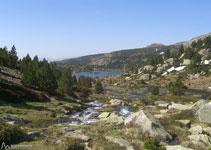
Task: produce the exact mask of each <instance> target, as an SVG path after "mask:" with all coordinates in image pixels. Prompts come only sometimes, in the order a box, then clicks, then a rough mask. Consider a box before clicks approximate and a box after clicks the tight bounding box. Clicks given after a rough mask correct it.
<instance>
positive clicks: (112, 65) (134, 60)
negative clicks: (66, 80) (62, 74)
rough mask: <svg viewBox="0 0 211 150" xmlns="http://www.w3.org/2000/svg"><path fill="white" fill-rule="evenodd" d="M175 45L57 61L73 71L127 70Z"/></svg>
mask: <svg viewBox="0 0 211 150" xmlns="http://www.w3.org/2000/svg"><path fill="white" fill-rule="evenodd" d="M177 48H178V46H177V45H170V46H165V45H160V44H159V45H157V44H156V45H153V46H149V47H145V48H137V49H127V50H120V51H115V52H111V53H104V54H96V55H88V56H82V57H78V58H73V59H65V60H63V61H57V64H58V66H60V67H67V66H69V67H72V68H73V70H74V71H76V72H77V71H90V70H94V69H118V70H128V69H131V68H135V67H139V66H142V65H144V64H145V61H146V59H147V58H148V57H151V56H153V55H159V54H160V53H162V52H165V51H166V50H168V49H170V50H171V51H174V50H176V49H177Z"/></svg>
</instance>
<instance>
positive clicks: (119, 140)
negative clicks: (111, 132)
mask: <svg viewBox="0 0 211 150" xmlns="http://www.w3.org/2000/svg"><path fill="white" fill-rule="evenodd" d="M105 138H106V139H107V140H109V141H111V142H113V143H117V144H119V145H120V146H122V147H125V148H126V149H127V150H134V148H133V146H132V145H131V144H130V143H129V142H128V141H126V140H124V139H122V138H115V137H111V136H106V137H105Z"/></svg>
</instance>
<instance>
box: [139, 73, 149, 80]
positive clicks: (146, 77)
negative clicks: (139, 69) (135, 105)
mask: <svg viewBox="0 0 211 150" xmlns="http://www.w3.org/2000/svg"><path fill="white" fill-rule="evenodd" d="M139 80H151V74H143V75H142V76H141V77H140V78H139Z"/></svg>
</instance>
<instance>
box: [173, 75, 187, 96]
mask: <svg viewBox="0 0 211 150" xmlns="http://www.w3.org/2000/svg"><path fill="white" fill-rule="evenodd" d="M186 90H187V87H186V86H185V85H184V84H183V83H182V81H181V79H180V78H178V79H177V80H176V81H175V82H171V83H170V84H169V91H170V92H171V94H172V95H178V96H181V95H185V92H186Z"/></svg>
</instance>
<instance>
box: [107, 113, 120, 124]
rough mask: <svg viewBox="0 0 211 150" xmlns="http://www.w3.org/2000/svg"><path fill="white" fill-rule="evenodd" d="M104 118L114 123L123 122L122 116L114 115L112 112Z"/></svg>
mask: <svg viewBox="0 0 211 150" xmlns="http://www.w3.org/2000/svg"><path fill="white" fill-rule="evenodd" d="M103 120H105V121H106V122H107V123H111V124H112V123H115V124H122V123H124V121H123V118H122V117H120V116H118V115H116V114H115V113H112V114H111V115H110V116H109V117H107V118H105V119H103Z"/></svg>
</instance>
